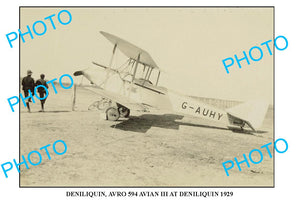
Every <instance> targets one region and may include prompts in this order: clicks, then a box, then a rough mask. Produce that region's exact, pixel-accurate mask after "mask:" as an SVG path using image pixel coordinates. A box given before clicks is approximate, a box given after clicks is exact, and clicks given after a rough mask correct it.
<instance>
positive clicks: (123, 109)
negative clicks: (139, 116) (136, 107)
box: [118, 106, 130, 118]
mask: <svg viewBox="0 0 300 213" xmlns="http://www.w3.org/2000/svg"><path fill="white" fill-rule="evenodd" d="M118 109H119V113H120V116H121V118H128V117H129V114H130V109H128V108H126V107H123V106H121V107H119V108H118Z"/></svg>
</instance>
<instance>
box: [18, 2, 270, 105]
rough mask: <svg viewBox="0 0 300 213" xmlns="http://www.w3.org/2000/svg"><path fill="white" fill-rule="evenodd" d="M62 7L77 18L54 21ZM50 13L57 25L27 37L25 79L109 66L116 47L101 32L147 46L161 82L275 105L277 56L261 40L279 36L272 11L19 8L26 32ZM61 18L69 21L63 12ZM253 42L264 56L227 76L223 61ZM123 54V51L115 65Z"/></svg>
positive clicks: (175, 87)
mask: <svg viewBox="0 0 300 213" xmlns="http://www.w3.org/2000/svg"><path fill="white" fill-rule="evenodd" d="M63 9H67V10H68V11H69V12H70V13H71V15H72V21H71V22H70V24H67V25H62V24H60V23H59V21H58V20H57V14H58V13H59V11H61V10H63ZM52 14H55V16H54V18H53V21H54V24H55V26H56V29H55V30H54V29H53V28H52V26H51V24H50V22H49V21H45V23H46V25H47V32H46V33H45V34H44V35H42V36H37V35H35V34H34V39H30V37H29V35H25V37H24V38H25V41H26V42H25V43H22V42H21V50H20V52H21V54H20V55H21V56H20V62H21V64H20V67H21V70H20V74H21V76H25V75H26V71H27V70H28V69H31V70H32V71H33V77H34V78H35V79H37V78H39V75H40V73H44V74H45V75H46V79H48V80H51V79H53V78H59V77H60V76H61V75H63V74H72V73H73V72H74V71H77V70H82V69H86V68H88V67H90V65H91V62H92V61H95V62H98V63H101V64H104V65H108V64H109V60H110V57H111V54H112V48H113V45H112V44H111V43H110V42H109V41H108V40H106V38H104V37H103V36H102V35H101V34H100V33H99V31H105V32H108V33H111V34H114V35H116V36H118V37H121V38H123V39H125V40H127V41H129V42H131V43H133V44H135V45H136V46H139V47H141V48H143V49H144V50H146V51H147V52H148V53H149V54H150V55H151V56H152V58H153V59H154V61H155V62H156V64H157V65H158V66H159V68H160V69H161V70H163V71H165V72H164V73H163V74H162V75H161V78H160V83H159V85H161V86H165V87H167V88H169V89H173V90H175V91H179V92H181V93H184V94H187V95H192V96H199V97H209V98H220V99H228V100H239V101H248V100H254V99H263V100H266V101H268V102H269V103H272V102H273V56H274V54H273V55H272V56H271V55H270V54H269V53H268V51H267V49H266V48H265V47H263V46H262V45H261V43H263V42H265V41H268V40H272V39H273V36H274V32H273V30H274V29H273V8H270V7H269V8H256V7H255V8H21V13H20V18H21V28H20V29H21V31H22V32H25V31H26V25H28V26H29V27H30V28H31V29H32V25H33V23H34V22H35V21H38V20H44V18H45V17H48V16H50V15H52ZM61 18H62V20H63V21H67V20H68V16H66V14H65V13H64V14H62V16H61ZM36 26H37V27H36V30H37V31H39V32H41V31H43V29H42V28H39V27H41V25H40V24H39V25H38V24H37V25H36ZM253 46H258V47H261V49H262V50H263V57H262V59H261V60H260V61H256V62H255V61H252V60H251V59H250V58H249V60H250V65H248V64H247V63H246V61H245V60H244V61H241V65H242V68H241V69H239V68H238V66H237V64H236V63H237V62H236V61H235V64H234V65H233V66H232V67H230V68H229V71H230V73H229V74H227V73H226V70H225V68H224V66H223V63H222V60H223V59H226V58H228V57H232V58H234V55H235V54H237V56H238V57H239V58H242V56H243V51H245V52H246V53H247V55H248V54H249V50H250V48H251V47H253ZM270 48H271V49H272V52H273V44H272V42H271V43H270ZM253 56H255V57H257V58H258V57H259V55H257V52H256V51H253ZM248 57H249V55H248ZM122 59H124V57H123V56H122V53H120V52H119V53H118V54H117V55H116V64H122V62H124V61H123V60H122ZM74 78H75V77H74ZM76 81H78V80H76Z"/></svg>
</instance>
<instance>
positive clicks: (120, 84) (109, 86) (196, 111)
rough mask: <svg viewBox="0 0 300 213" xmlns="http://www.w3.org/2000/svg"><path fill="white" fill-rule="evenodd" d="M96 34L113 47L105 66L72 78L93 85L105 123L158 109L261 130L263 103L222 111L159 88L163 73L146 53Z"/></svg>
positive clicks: (266, 104)
mask: <svg viewBox="0 0 300 213" xmlns="http://www.w3.org/2000/svg"><path fill="white" fill-rule="evenodd" d="M100 33H101V34H102V35H103V36H104V37H105V38H106V39H107V40H109V41H110V42H111V43H112V44H113V50H112V56H111V58H110V62H109V65H108V66H105V65H102V64H99V63H96V62H93V63H92V67H91V68H89V69H86V70H80V71H76V72H74V74H73V75H74V76H84V77H85V78H86V79H88V80H89V81H90V83H91V84H93V87H86V88H87V89H90V90H92V91H93V92H95V93H97V94H99V95H100V96H101V97H102V99H101V101H98V104H100V105H101V107H102V109H104V111H105V113H106V120H110V121H117V120H118V119H119V118H120V117H121V118H122V117H124V118H128V117H129V115H130V111H132V110H137V111H142V112H149V111H151V110H162V111H168V112H171V113H174V114H180V115H184V116H192V117H196V118H204V119H207V120H211V121H215V122H218V123H222V124H223V125H225V126H227V127H228V128H229V129H231V128H239V129H241V130H244V128H250V129H251V130H252V131H256V130H257V129H258V128H260V127H261V125H262V122H263V120H264V117H265V115H266V112H267V109H268V103H266V102H265V101H250V102H247V103H242V104H239V105H237V106H235V107H232V108H229V109H225V110H223V109H218V108H216V107H214V106H210V105H208V104H206V103H203V102H201V101H198V100H196V99H194V98H192V97H190V96H187V95H184V94H180V93H179V92H176V91H172V90H170V89H167V88H165V87H162V86H160V85H159V79H160V75H161V73H162V72H163V71H162V70H161V69H160V68H159V67H158V65H157V64H156V63H155V62H154V60H153V59H152V57H151V56H150V54H149V53H148V52H147V51H145V50H143V49H142V48H140V47H137V46H135V45H134V44H132V43H130V42H128V41H126V40H124V39H122V38H119V37H117V36H115V35H112V34H110V33H107V32H103V31H100ZM117 50H119V51H120V52H121V53H123V54H124V56H125V57H126V58H127V61H125V63H124V64H123V65H122V66H120V67H119V68H112V64H113V60H114V57H115V55H116V51H117Z"/></svg>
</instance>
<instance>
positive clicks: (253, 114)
mask: <svg viewBox="0 0 300 213" xmlns="http://www.w3.org/2000/svg"><path fill="white" fill-rule="evenodd" d="M268 106H269V104H268V103H267V102H265V101H249V102H246V103H243V104H239V105H237V106H235V107H232V108H229V109H227V110H226V112H227V115H228V120H229V125H233V126H239V127H241V128H243V127H244V126H245V125H246V124H247V125H248V126H249V127H250V128H251V129H252V130H253V131H256V130H257V129H258V128H260V127H261V125H262V123H263V121H264V118H265V116H266V113H267V110H268Z"/></svg>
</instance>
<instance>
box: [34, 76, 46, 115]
mask: <svg viewBox="0 0 300 213" xmlns="http://www.w3.org/2000/svg"><path fill="white" fill-rule="evenodd" d="M44 79H45V75H44V74H41V78H40V79H39V80H37V81H36V86H38V85H43V86H45V87H46V88H47V89H48V84H47V82H46V81H45V80H44ZM38 93H39V94H40V98H44V97H45V95H46V94H47V93H46V90H45V88H43V87H39V88H38ZM46 99H47V97H45V99H44V100H41V107H42V109H41V110H40V112H44V104H45V102H46Z"/></svg>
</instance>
